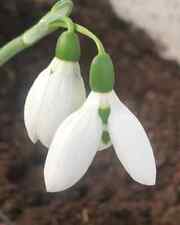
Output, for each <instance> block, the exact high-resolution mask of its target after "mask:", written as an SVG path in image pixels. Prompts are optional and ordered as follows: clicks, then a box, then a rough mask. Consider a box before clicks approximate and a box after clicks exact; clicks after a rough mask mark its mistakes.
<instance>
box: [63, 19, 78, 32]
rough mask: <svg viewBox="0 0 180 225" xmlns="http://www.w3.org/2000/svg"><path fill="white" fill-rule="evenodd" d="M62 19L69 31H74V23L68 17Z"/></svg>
mask: <svg viewBox="0 0 180 225" xmlns="http://www.w3.org/2000/svg"><path fill="white" fill-rule="evenodd" d="M62 21H63V22H64V23H65V24H66V25H67V28H68V31H69V32H74V30H75V24H74V23H73V21H72V20H71V19H70V18H69V17H64V18H62Z"/></svg>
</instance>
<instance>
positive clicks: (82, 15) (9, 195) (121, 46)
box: [0, 0, 180, 225]
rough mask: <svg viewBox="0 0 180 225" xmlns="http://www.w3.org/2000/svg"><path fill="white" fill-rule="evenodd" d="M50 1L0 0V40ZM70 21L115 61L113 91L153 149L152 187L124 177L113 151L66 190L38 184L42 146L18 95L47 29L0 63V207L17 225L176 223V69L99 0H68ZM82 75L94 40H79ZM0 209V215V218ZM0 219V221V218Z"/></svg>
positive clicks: (51, 41)
mask: <svg viewBox="0 0 180 225" xmlns="http://www.w3.org/2000/svg"><path fill="white" fill-rule="evenodd" d="M52 3H53V1H50V0H49V1H48V0H14V1H12V0H1V1H0V44H1V45H3V44H4V43H6V42H7V41H8V40H10V39H12V38H13V37H15V36H16V35H17V34H20V33H21V32H22V31H23V30H25V29H26V28H28V27H29V26H30V25H31V24H33V23H34V22H35V21H36V20H37V19H38V18H39V17H40V16H41V15H42V14H43V13H45V12H46V11H47V9H48V8H49V6H50V5H51V4H52ZM74 3H75V5H76V7H75V9H74V13H73V18H74V19H75V20H76V21H78V22H79V23H82V24H83V25H86V26H88V27H89V28H90V29H91V30H93V31H95V32H96V33H97V34H99V36H100V37H101V39H102V40H103V43H104V45H105V46H106V48H107V49H108V51H109V53H110V54H111V56H112V57H113V60H114V62H115V64H116V73H117V76H116V87H115V89H116V91H117V92H118V94H119V96H120V98H121V99H122V100H123V101H124V102H125V103H126V104H127V105H128V106H129V108H130V109H131V110H132V111H133V112H134V113H135V114H136V115H137V116H138V117H139V118H140V120H141V121H142V123H143V125H144V127H145V129H146V130H147V132H148V135H149V137H150V139H151V142H152V145H153V147H154V152H155V156H156V161H157V166H158V178H157V185H156V186H155V187H144V186H142V185H139V184H137V183H135V182H134V181H132V180H131V179H130V178H129V177H128V175H127V173H126V172H125V170H124V169H123V168H122V166H121V165H120V163H119V161H118V159H117V158H116V155H115V153H114V151H113V149H110V150H107V151H103V152H100V153H98V154H97V157H96V159H95V161H94V162H93V164H92V166H91V168H90V169H89V171H88V173H87V175H86V176H85V177H84V178H83V179H82V180H81V181H80V182H79V183H78V184H77V185H76V186H74V187H73V188H71V189H70V190H68V191H65V192H62V193H57V194H48V193H46V191H45V188H44V181H43V164H44V160H45V157H46V150H45V149H43V147H42V146H41V145H39V144H38V145H36V146H34V145H33V144H32V143H31V142H30V141H29V139H28V137H27V134H26V132H25V129H24V123H23V104H24V99H25V96H26V94H27V92H28V89H29V87H30V86H31V84H32V82H33V80H34V79H35V77H36V76H37V75H38V73H39V72H40V71H41V70H42V69H43V68H44V67H45V66H46V65H47V64H48V63H49V62H50V60H51V58H52V57H53V54H54V47H55V40H56V38H57V36H58V34H57V33H56V34H54V35H52V36H50V37H48V38H46V39H45V40H43V41H42V42H41V43H39V44H38V45H36V46H34V47H33V48H31V49H29V50H26V51H25V52H24V53H22V54H20V55H19V56H17V57H16V58H15V59H13V60H12V61H11V62H9V63H8V64H6V65H5V66H4V67H3V68H0V75H1V76H0V128H1V129H0V209H1V211H2V212H3V213H4V215H6V216H7V217H8V218H9V220H11V221H13V223H14V224H17V225H61V224H62V225H152V224H153V225H178V224H180V163H179V162H180V67H179V66H178V65H177V64H176V63H175V62H170V61H165V60H162V59H161V58H160V57H159V56H158V54H157V53H156V49H157V46H156V45H155V44H154V43H153V42H152V41H151V40H150V38H148V37H147V36H146V34H145V33H144V32H143V31H141V30H138V29H135V28H133V27H132V26H131V25H129V24H126V23H124V22H123V21H120V20H118V19H117V18H116V16H115V15H114V14H113V12H112V10H111V8H110V6H109V5H108V2H107V1H105V0H96V1H94V0H92V1H88V0H74ZM81 44H82V48H83V55H82V60H81V64H82V72H83V76H84V77H85V80H86V83H87V85H88V82H87V80H88V69H89V64H90V62H91V60H92V57H93V56H94V55H95V53H96V52H95V47H94V45H93V44H92V43H91V42H90V41H88V40H87V39H84V38H82V39H81ZM1 217H2V216H1V214H0V218H1ZM1 219H2V218H1Z"/></svg>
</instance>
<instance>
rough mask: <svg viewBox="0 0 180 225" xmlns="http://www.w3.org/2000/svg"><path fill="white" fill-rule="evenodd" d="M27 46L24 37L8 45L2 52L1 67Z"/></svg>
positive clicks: (0, 53) (0, 51)
mask: <svg viewBox="0 0 180 225" xmlns="http://www.w3.org/2000/svg"><path fill="white" fill-rule="evenodd" d="M26 47H27V46H26V45H25V44H24V42H23V39H22V37H17V38H16V39H14V40H12V41H10V42H9V43H8V44H7V45H5V46H4V47H2V48H1V50H0V66H2V65H3V64H4V63H5V62H7V61H8V60H10V59H11V58H12V57H13V56H15V55H16V54H17V53H19V52H21V51H22V50H24V49H25V48H26Z"/></svg>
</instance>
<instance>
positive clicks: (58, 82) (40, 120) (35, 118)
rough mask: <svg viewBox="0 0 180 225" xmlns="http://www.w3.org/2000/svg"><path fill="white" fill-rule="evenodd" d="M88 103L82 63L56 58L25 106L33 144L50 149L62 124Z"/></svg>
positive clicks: (25, 114)
mask: <svg viewBox="0 0 180 225" xmlns="http://www.w3.org/2000/svg"><path fill="white" fill-rule="evenodd" d="M84 101H85V87H84V82H83V79H82V77H81V73H80V66H79V63H78V62H68V61H63V60H60V59H58V58H54V59H53V61H52V62H51V64H50V65H49V66H48V67H47V69H45V70H44V71H42V72H41V73H40V75H39V76H38V77H37V78H36V80H35V81H34V84H33V85H32V87H31V89H30V91H29V93H28V96H27V98H26V102H25V109H24V120H25V126H26V129H27V132H28V135H29V137H30V139H31V140H32V142H33V143H35V142H37V141H38V140H40V141H41V142H42V143H43V144H44V145H45V146H46V147H48V146H49V145H50V143H51V141H52V138H53V136H54V134H55V131H56V130H57V128H58V126H59V124H60V123H61V122H62V121H63V120H64V119H65V118H66V117H67V116H69V115H70V114H71V113H72V112H74V111H75V110H77V109H78V108H79V107H80V106H81V105H82V104H83V102H84Z"/></svg>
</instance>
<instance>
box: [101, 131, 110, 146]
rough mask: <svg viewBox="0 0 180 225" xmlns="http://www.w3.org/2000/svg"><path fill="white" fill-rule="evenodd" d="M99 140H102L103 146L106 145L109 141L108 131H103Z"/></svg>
mask: <svg viewBox="0 0 180 225" xmlns="http://www.w3.org/2000/svg"><path fill="white" fill-rule="evenodd" d="M101 139H102V141H103V143H104V144H108V143H109V142H110V141H111V138H110V135H109V132H108V131H103V133H102V137H101Z"/></svg>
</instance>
